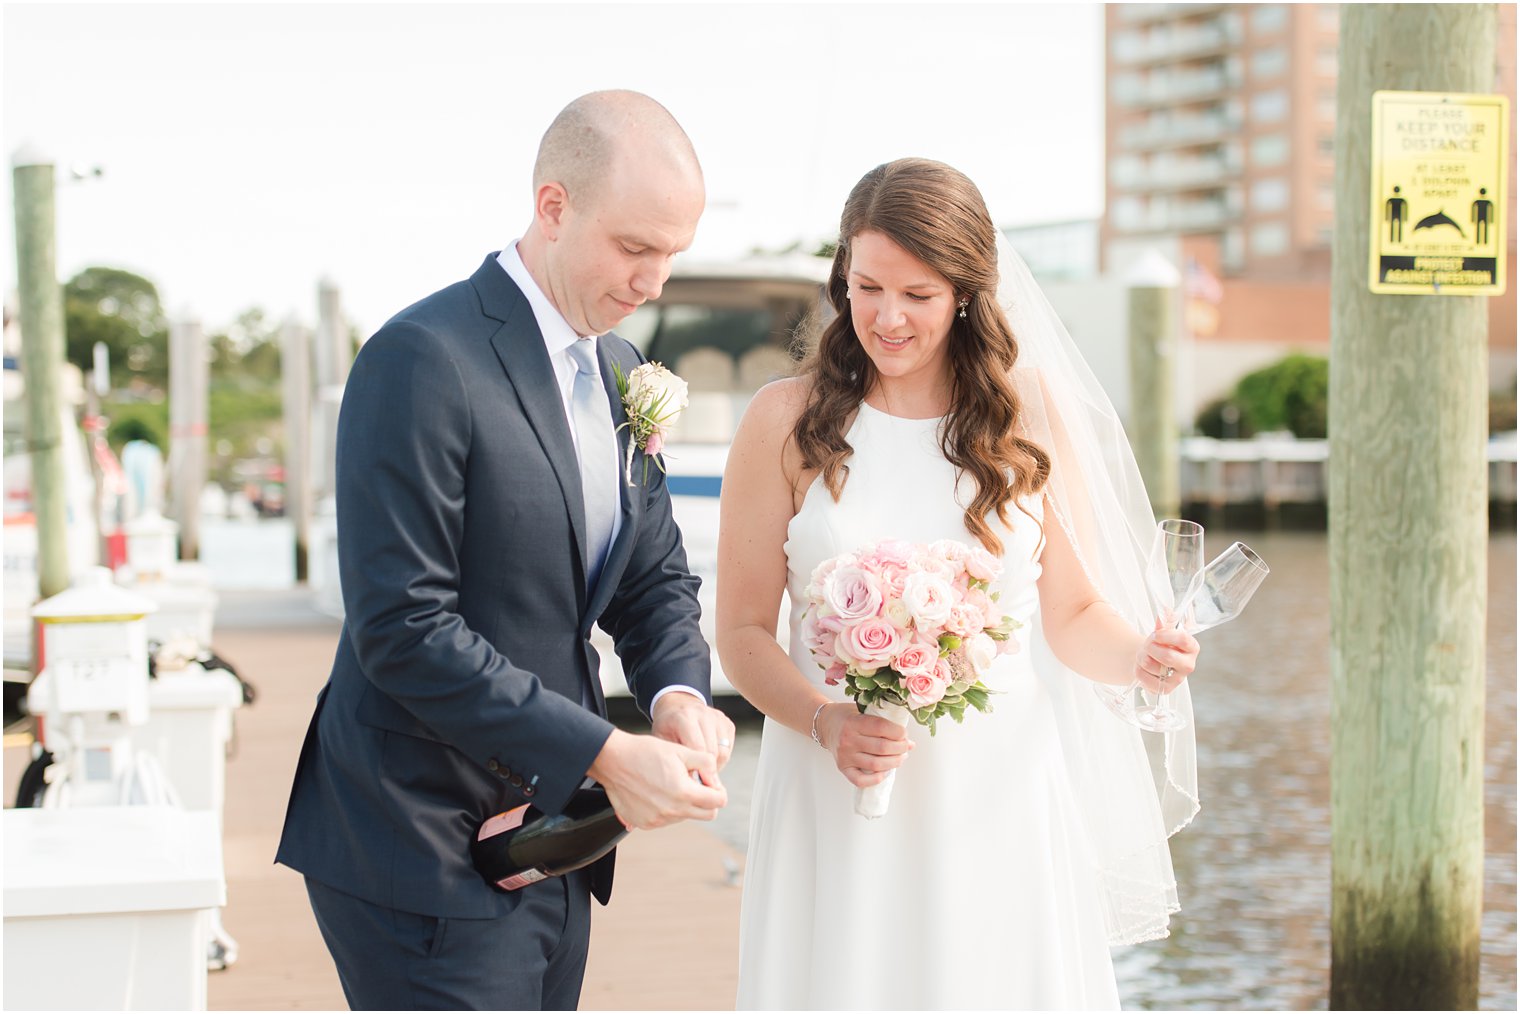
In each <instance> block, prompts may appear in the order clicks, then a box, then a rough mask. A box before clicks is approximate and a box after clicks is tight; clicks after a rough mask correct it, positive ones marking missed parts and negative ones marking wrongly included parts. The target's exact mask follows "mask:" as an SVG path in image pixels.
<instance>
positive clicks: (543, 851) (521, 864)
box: [470, 784, 628, 891]
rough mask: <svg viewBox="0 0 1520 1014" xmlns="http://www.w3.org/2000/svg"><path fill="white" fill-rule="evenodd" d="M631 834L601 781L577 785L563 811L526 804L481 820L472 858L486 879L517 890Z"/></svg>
mask: <svg viewBox="0 0 1520 1014" xmlns="http://www.w3.org/2000/svg"><path fill="white" fill-rule="evenodd" d="M627 834H628V828H626V827H624V826H623V822H622V821H621V820H619V819H618V815H617V813H616V812H615V811H614V810H613V809H612V802H611V801H610V800H609V799H608V798H607V791H606V790H605V789H603V788H602V787H601V786H600V785H591V784H588V785H585V786H582V787H581V788H579V789H577V790H576V791H575V795H573V796H571V797H570V802H569V803H567V804H566V805H565V810H564V812H563V813H559V814H547V813H544V812H542V811H541V810H536V809H534V808H533V807H532V806H529V805H523V806H519V807H517V808H515V809H512V810H508V811H506V812H505V813H498V814H497V815H496V816H494V817H492V818H490V819H489V820H487V821H485V822H484V823H482V824H481V825H480V830H479V831H478V832H477V833H476V835H475V840H474V841H472V842H470V860H471V861H472V862H473V863H474V864H475V869H476V871H477V872H478V873H479V874H480V875H481V876H482V877H484V878H485V880H486V883H488V884H490V885H491V886H492V887H495V888H497V889H498V890H501V891H515V890H517V889H518V888H521V887H526V886H527V885H529V884H536V883H537V882H539V881H540V880H546V879H548V878H549V877H558V876H560V875H562V874H565V873H569V872H570V871H571V870H578V869H580V868H581V867H582V866H589V865H591V864H592V863H594V862H596V861H597V860H598V859H600V858H602V856H604V855H606V854H607V853H608V852H611V851H612V849H613V847H614V846H616V845H617V843H618V842H620V841H622V840H623V838H624V837H625V836H626V835H627Z"/></svg>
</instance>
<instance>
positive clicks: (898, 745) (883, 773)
mask: <svg viewBox="0 0 1520 1014" xmlns="http://www.w3.org/2000/svg"><path fill="white" fill-rule="evenodd" d="M818 738H819V739H821V740H823V746H824V748H825V749H826V750H828V751H829V753H831V754H833V755H834V763H835V764H836V765H838V767H839V770H840V772H842V773H843V774H844V776H845V777H846V778H848V779H849V780H850V784H852V785H854V786H856V787H857V788H862V789H864V788H867V787H869V786H872V785H875V784H877V783H878V782H880V781H881V780H882V779H884V778H886V777H887V772H889V771H891V770H893V769H894V768H896V767H897V766H898V765H899V764H901V763H902V762H903V759H904V758H905V757H907V756H908V754H909V753H910V752H911V751H912V750H913V748H914V746H915V745H916V744H915V743H914V742H913V740H911V739H909V738H908V730H907V729H904V728H902V727H900V726H898V725H895V724H894V723H892V722H889V721H887V720H886V719H885V718H878V717H876V716H875V715H862V714H861V713H860V711H859V710H858V709H857V708H856V707H855V705H853V704H845V703H840V704H830V705H828V706H827V707H825V708H824V709H823V711H822V712H821V713H820V714H819V715H818Z"/></svg>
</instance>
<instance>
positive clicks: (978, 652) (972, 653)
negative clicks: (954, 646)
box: [965, 634, 998, 676]
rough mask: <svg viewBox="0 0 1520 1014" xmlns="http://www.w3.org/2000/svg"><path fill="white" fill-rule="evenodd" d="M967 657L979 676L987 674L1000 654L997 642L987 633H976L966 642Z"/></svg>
mask: <svg viewBox="0 0 1520 1014" xmlns="http://www.w3.org/2000/svg"><path fill="white" fill-rule="evenodd" d="M965 648H966V657H967V658H968V659H970V661H971V668H973V669H975V670H976V674H977V675H978V676H985V675H987V672H988V670H990V669H991V668H992V663H993V661H994V660H996V659H997V656H998V645H997V642H996V641H994V640H993V639H992V638H990V637H988V636H987V635H986V634H976V635H975V636H973V637H972V638H971V639H970V640H969V641H967V642H966V644H965Z"/></svg>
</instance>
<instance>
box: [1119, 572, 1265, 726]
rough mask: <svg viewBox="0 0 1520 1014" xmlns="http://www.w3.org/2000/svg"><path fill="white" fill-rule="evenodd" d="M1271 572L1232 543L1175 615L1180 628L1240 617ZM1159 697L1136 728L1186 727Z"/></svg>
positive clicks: (1198, 628)
mask: <svg viewBox="0 0 1520 1014" xmlns="http://www.w3.org/2000/svg"><path fill="white" fill-rule="evenodd" d="M1271 572H1272V570H1271V568H1270V567H1268V566H1267V564H1266V561H1265V560H1263V559H1262V558H1261V557H1260V556H1258V555H1257V554H1256V552H1255V551H1254V550H1252V549H1251V547H1250V546H1247V545H1246V544H1245V543H1243V542H1235V543H1232V544H1231V545H1230V548H1229V549H1226V550H1225V551H1224V552H1223V553H1220V554H1219V555H1218V556H1217V557H1215V558H1214V559H1213V561H1211V562H1210V563H1209V565H1208V566H1207V567H1205V568H1204V571H1203V581H1202V584H1201V586H1200V587H1199V588H1198V590H1197V592H1196V593H1195V594H1194V595H1193V596H1192V597H1191V598H1190V599H1189V601H1187V602H1186V603H1184V605H1183V607H1182V608H1181V609H1180V610H1179V611H1178V612H1179V615H1180V616H1181V620H1180V621H1179V622H1178V624H1177V625H1178V626H1179V627H1185V628H1186V629H1187V631H1188V633H1190V634H1197V633H1201V632H1202V631H1205V630H1209V629H1210V628H1212V627H1217V626H1219V625H1220V624H1221V623H1227V622H1229V621H1230V620H1233V619H1234V618H1235V617H1237V616H1239V615H1240V612H1241V610H1243V609H1244V608H1245V607H1246V603H1247V602H1249V601H1251V596H1252V595H1255V594H1256V589H1257V588H1260V587H1261V583H1262V581H1264V580H1266V577H1267V575H1268V574H1270V573H1271ZM1167 696H1168V695H1167V694H1165V693H1163V694H1161V695H1160V696H1159V697H1158V698H1157V699H1156V703H1155V704H1154V705H1150V706H1147V707H1141V708H1138V709H1136V711H1135V724H1136V725H1138V726H1140V728H1142V729H1149V730H1150V731H1152V732H1171V731H1173V730H1176V729H1181V728H1184V727H1186V725H1187V719H1185V718H1183V717H1182V716H1181V715H1180V714H1178V713H1177V712H1176V711H1174V710H1172V708H1171V707H1170V705H1168V704H1167V700H1166V699H1167Z"/></svg>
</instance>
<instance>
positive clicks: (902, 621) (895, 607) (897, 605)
mask: <svg viewBox="0 0 1520 1014" xmlns="http://www.w3.org/2000/svg"><path fill="white" fill-rule="evenodd" d="M882 615H883V616H885V617H886V618H887V620H888V621H889V622H891V624H892V626H894V627H897V628H898V629H899V630H907V629H908V625H909V624H910V623H912V622H913V614H912V613H910V612H908V607H907V606H905V605H903V600H902V599H888V600H887V607H886V608H885V609H883V610H882Z"/></svg>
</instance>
